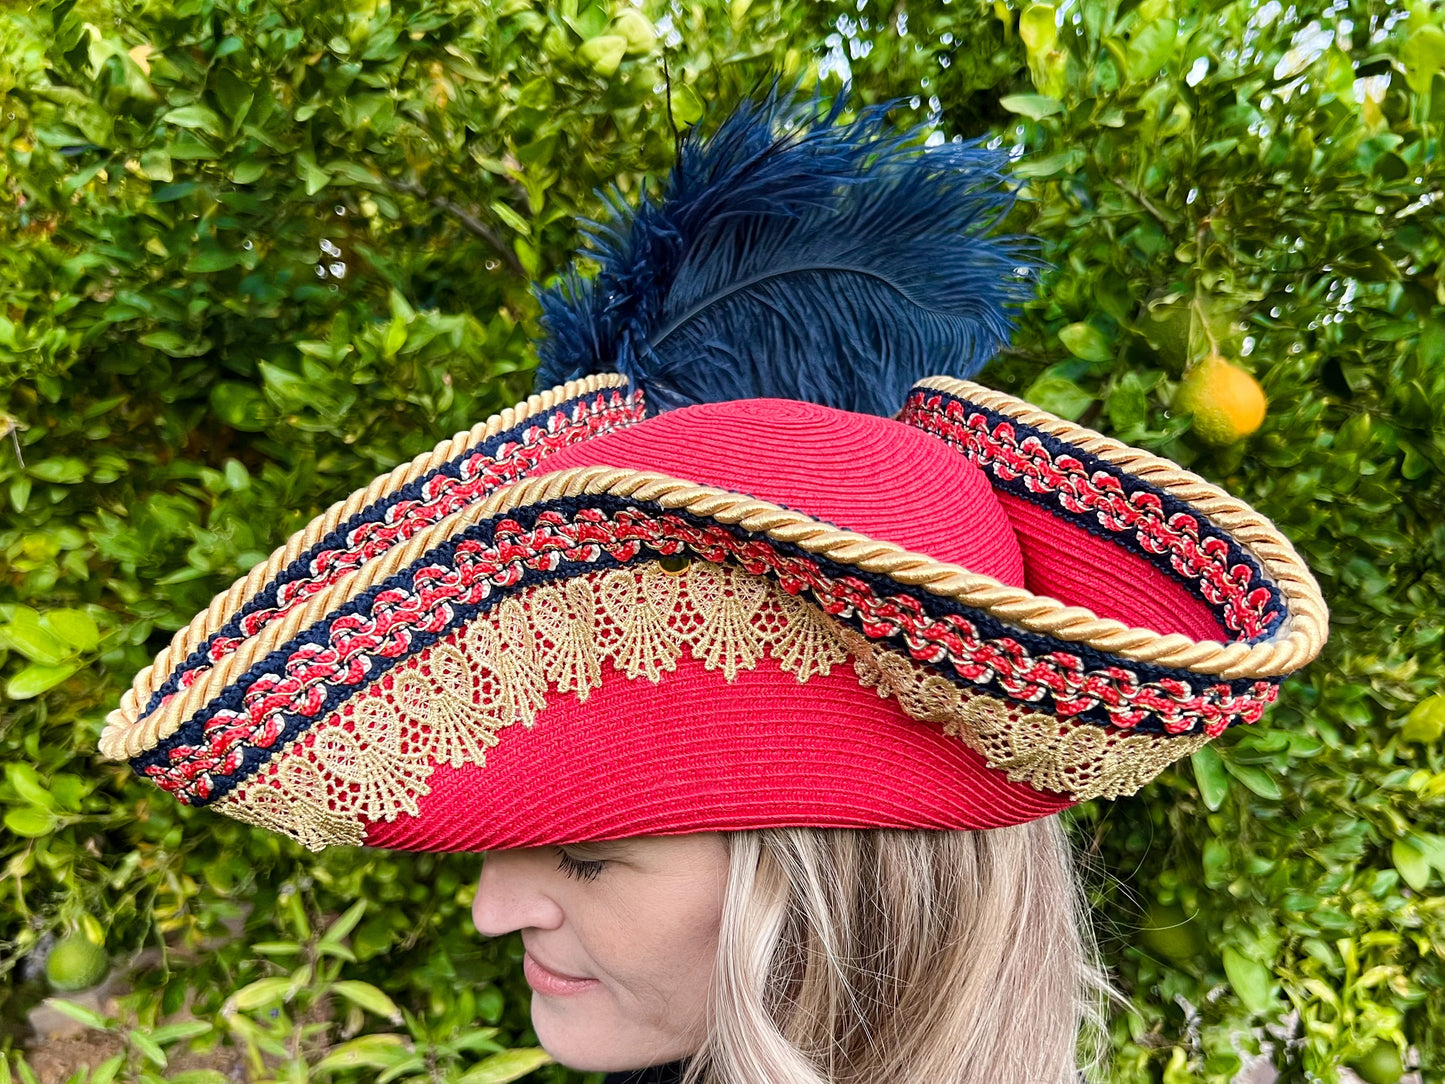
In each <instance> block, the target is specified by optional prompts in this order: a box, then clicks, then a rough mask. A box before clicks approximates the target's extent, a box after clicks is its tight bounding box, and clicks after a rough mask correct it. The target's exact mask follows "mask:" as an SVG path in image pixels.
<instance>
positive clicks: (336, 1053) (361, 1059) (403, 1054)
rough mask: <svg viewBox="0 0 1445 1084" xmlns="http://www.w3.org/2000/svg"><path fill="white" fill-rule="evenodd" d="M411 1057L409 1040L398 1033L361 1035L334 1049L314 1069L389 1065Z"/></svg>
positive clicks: (378, 1067)
mask: <svg viewBox="0 0 1445 1084" xmlns="http://www.w3.org/2000/svg"><path fill="white" fill-rule="evenodd" d="M413 1057H415V1055H414V1054H413V1052H412V1049H411V1044H410V1043H409V1042H408V1041H407V1040H406V1039H404V1038H403V1037H402V1036H400V1035H362V1036H360V1037H359V1038H356V1039H352V1040H350V1041H348V1042H344V1043H342V1044H341V1045H340V1046H338V1047H336V1048H335V1049H333V1050H332V1051H331V1052H330V1053H328V1054H327V1055H326V1057H324V1058H322V1059H321V1060H320V1061H319V1062H317V1063H316V1069H317V1070H318V1071H330V1070H335V1069H361V1068H367V1069H388V1068H391V1067H393V1066H396V1065H399V1064H401V1063H402V1062H404V1061H407V1060H408V1059H411V1058H413Z"/></svg>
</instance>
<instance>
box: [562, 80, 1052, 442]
mask: <svg viewBox="0 0 1445 1084" xmlns="http://www.w3.org/2000/svg"><path fill="white" fill-rule="evenodd" d="M846 97H847V92H846V91H845V92H844V93H843V94H841V95H839V96H838V97H837V98H836V99H835V100H834V101H833V103H832V104H831V106H828V107H826V108H825V107H823V106H822V105H821V103H820V101H819V100H818V99H817V98H811V99H809V98H805V97H800V96H799V95H798V94H797V93H796V92H793V91H784V90H780V89H779V87H778V85H777V84H776V83H774V84H773V86H772V87H771V89H770V90H769V91H768V92H766V93H765V94H763V95H761V96H759V97H757V98H754V99H750V100H748V101H745V102H744V103H743V104H742V105H741V106H740V107H739V108H738V109H737V110H736V111H735V112H734V113H733V114H732V115H731V116H729V117H728V118H727V119H726V120H725V121H724V122H723V123H722V125H721V126H720V127H719V128H718V130H717V132H716V133H715V134H714V135H713V136H712V137H711V138H710V139H704V138H702V137H700V136H699V135H698V134H697V131H696V130H695V129H694V130H693V131H692V132H689V133H688V135H687V137H686V138H685V139H684V140H683V143H682V146H681V148H680V153H679V156H678V161H677V164H676V166H675V167H674V168H673V170H672V173H671V176H670V177H669V178H668V180H667V182H666V184H665V185H664V187H663V190H662V193H661V196H660V198H655V199H654V198H651V197H649V196H648V195H647V194H646V193H645V192H644V193H643V196H642V198H641V200H640V202H639V204H638V206H637V207H635V208H633V207H630V206H629V205H627V204H626V202H625V201H624V200H623V199H622V198H621V196H620V195H618V194H617V193H616V192H614V193H612V194H610V195H609V196H608V197H607V202H608V205H609V210H610V215H609V216H608V217H607V218H606V220H605V221H601V222H592V223H588V224H587V225H586V230H587V233H588V237H589V245H588V249H587V255H588V256H589V257H590V258H591V259H592V260H594V261H595V262H596V263H597V264H598V265H600V270H599V271H598V273H597V275H596V276H595V277H594V278H591V279H584V278H582V277H581V276H580V275H579V274H577V272H576V271H575V270H574V271H572V272H570V273H568V274H567V275H565V276H563V277H562V278H561V279H560V281H559V283H558V284H557V285H556V286H554V287H552V288H550V289H547V290H544V291H541V292H540V293H539V300H540V301H541V304H542V312H543V316H542V321H543V326H544V328H545V330H546V333H547V334H546V337H545V338H544V339H543V341H542V342H541V343H540V345H539V353H540V356H541V365H540V367H539V369H538V372H537V386H538V387H539V388H548V387H553V386H555V385H557V384H560V383H562V382H564V381H566V380H570V379H573V378H576V377H580V376H584V375H587V374H590V373H600V372H620V373H623V374H625V375H626V376H627V377H629V378H630V379H631V381H632V383H633V386H634V387H641V388H642V389H643V390H644V392H645V393H646V395H647V401H648V404H649V407H650V408H651V410H652V411H654V412H655V411H661V410H669V409H672V408H674V407H678V406H685V405H687V404H690V403H705V402H720V401H724V400H729V399H743V398H753V397H778V398H786V399H801V400H807V401H811V402H815V403H821V404H824V405H827V406H834V407H839V408H842V409H844V410H852V411H858V412H862V413H874V414H883V415H889V414H893V413H895V412H896V411H897V410H898V409H899V407H900V406H901V405H902V403H903V399H904V397H905V396H906V394H907V392H908V389H909V388H910V387H911V386H912V385H913V384H914V383H915V382H916V381H917V380H919V379H921V378H922V377H924V376H929V375H933V374H938V373H946V374H950V375H955V376H965V377H967V376H972V375H973V374H975V373H976V372H977V371H978V370H979V369H980V368H981V367H982V366H983V365H984V363H985V362H987V361H988V360H989V358H991V357H992V356H993V355H994V353H995V352H996V351H997V350H998V348H999V347H1000V346H1001V345H1002V344H1003V343H1004V342H1006V341H1007V340H1008V337H1009V335H1010V333H1011V331H1012V327H1013V318H1012V309H1013V307H1014V306H1016V305H1017V304H1018V303H1020V302H1021V301H1023V300H1025V299H1027V298H1028V297H1029V296H1030V294H1031V292H1032V276H1033V274H1034V272H1035V270H1036V269H1037V267H1038V266H1039V264H1038V262H1037V260H1036V259H1035V258H1034V256H1033V251H1034V249H1033V246H1032V244H1031V242H1030V241H1029V239H1027V238H1022V237H1014V236H1008V237H1000V236H989V235H990V233H991V232H992V231H993V229H994V227H995V226H996V225H997V223H998V222H999V220H1000V219H1001V218H1003V216H1004V215H1005V214H1006V213H1007V212H1008V209H1009V208H1010V207H1011V206H1012V203H1013V200H1014V190H1013V187H1012V185H1011V184H1010V183H1009V181H1008V177H1007V174H1006V166H1007V161H1008V159H1007V155H1006V153H1005V152H1003V151H1001V150H991V149H989V148H987V147H985V146H983V145H982V144H981V142H980V141H977V140H975V141H972V142H966V143H944V144H941V145H939V146H934V147H924V146H922V135H923V129H922V128H913V129H910V130H905V131H894V130H892V129H891V128H890V126H889V125H888V124H887V122H886V119H885V115H886V113H887V112H888V110H889V109H890V108H891V105H878V106H869V107H865V108H863V109H862V110H860V111H859V112H858V114H857V116H856V118H855V119H853V120H852V121H848V122H843V121H841V120H840V117H841V115H842V112H843V110H844V108H845V105H846Z"/></svg>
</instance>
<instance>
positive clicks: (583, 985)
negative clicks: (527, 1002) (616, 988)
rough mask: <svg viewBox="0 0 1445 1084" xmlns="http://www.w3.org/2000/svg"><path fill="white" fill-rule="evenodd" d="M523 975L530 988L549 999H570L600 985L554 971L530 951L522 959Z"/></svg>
mask: <svg viewBox="0 0 1445 1084" xmlns="http://www.w3.org/2000/svg"><path fill="white" fill-rule="evenodd" d="M522 973H523V974H524V975H526V977H527V985H528V986H530V987H531V988H532V989H533V990H535V991H536V992H537V993H539V994H543V995H544V996H547V997H568V996H570V995H573V994H580V993H582V992H583V991H585V990H590V989H592V988H594V987H596V986H597V985H598V982H597V980H596V979H585V978H578V977H577V976H575V975H568V974H564V973H563V972H560V971H553V970H552V969H551V968H550V967H547V966H546V965H545V964H543V963H542V962H541V961H539V960H538V959H537V958H536V957H535V956H533V955H532V953H531V950H530V949H529V950H528V951H527V954H526V955H525V956H523V957H522Z"/></svg>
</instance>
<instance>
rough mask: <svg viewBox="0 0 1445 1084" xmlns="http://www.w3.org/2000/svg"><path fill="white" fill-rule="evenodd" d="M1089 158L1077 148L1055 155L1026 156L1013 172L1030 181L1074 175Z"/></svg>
mask: <svg viewBox="0 0 1445 1084" xmlns="http://www.w3.org/2000/svg"><path fill="white" fill-rule="evenodd" d="M1087 157H1088V156H1087V155H1085V153H1084V152H1083V151H1081V150H1079V149H1078V148H1077V147H1074V148H1072V149H1070V150H1066V151H1058V152H1056V153H1054V154H1044V155H1033V156H1025V157H1024V158H1022V159H1020V160H1019V162H1018V164H1017V165H1015V166H1014V167H1013V172H1014V173H1015V174H1016V175H1017V176H1020V177H1025V178H1028V179H1030V180H1032V179H1035V178H1043V177H1054V176H1057V175H1058V174H1060V173H1073V172H1074V171H1075V170H1077V169H1078V168H1079V167H1080V166H1082V165H1083V164H1084V162H1085V161H1086V160H1087Z"/></svg>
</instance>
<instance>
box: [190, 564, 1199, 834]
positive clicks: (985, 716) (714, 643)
mask: <svg viewBox="0 0 1445 1084" xmlns="http://www.w3.org/2000/svg"><path fill="white" fill-rule="evenodd" d="M684 652H687V653H689V654H691V655H692V656H693V657H694V658H697V659H700V660H702V661H703V663H704V664H705V665H706V666H707V668H708V669H710V670H721V671H722V672H723V674H724V676H725V677H726V678H727V679H728V680H729V681H731V680H733V679H734V678H735V677H736V676H737V674H738V672H739V671H741V670H751V669H753V668H754V667H755V666H756V665H757V664H758V662H759V660H761V659H762V658H763V656H764V655H768V656H770V657H771V658H772V659H773V660H774V661H775V662H776V663H777V664H778V665H779V666H780V667H782V669H784V670H786V671H787V672H788V673H791V674H793V675H794V676H795V677H796V678H797V680H798V681H799V682H805V681H807V680H808V679H809V678H811V677H813V676H814V675H820V674H827V673H828V672H829V671H830V670H831V669H832V668H833V667H834V666H839V665H842V664H844V663H846V662H849V661H850V660H851V661H852V664H853V667H854V670H855V671H856V673H857V675H858V678H859V681H860V682H862V684H863V685H864V686H865V687H868V688H873V689H875V690H877V692H878V695H879V696H883V697H888V696H894V697H897V699H898V702H899V706H900V707H901V708H902V709H903V710H904V711H905V712H906V713H907V714H909V715H910V716H913V717H914V718H917V719H923V720H929V721H934V722H938V723H941V724H942V725H943V727H944V730H945V732H947V733H949V734H954V735H956V736H958V737H960V738H962V739H963V740H964V741H965V742H967V744H968V745H969V746H971V747H972V748H974V749H975V750H977V751H978V752H980V753H981V754H983V756H984V757H985V758H986V759H987V761H988V763H989V766H990V767H993V768H997V769H999V770H1002V771H1004V772H1006V773H1007V774H1008V777H1009V778H1010V779H1012V780H1014V781H1016V782H1017V781H1025V782H1028V783H1029V784H1031V785H1032V786H1034V787H1038V788H1040V789H1043V790H1049V791H1055V792H1061V793H1065V794H1072V795H1074V796H1076V797H1077V798H1079V799H1080V800H1084V799H1087V798H1093V797H1100V796H1103V797H1115V796H1118V795H1121V794H1132V793H1133V792H1134V791H1135V790H1137V789H1138V788H1139V787H1140V786H1142V785H1143V784H1144V783H1146V782H1147V781H1148V780H1149V779H1152V778H1153V777H1154V776H1155V775H1156V774H1158V772H1159V771H1160V770H1162V769H1163V768H1164V767H1165V766H1166V765H1168V764H1169V763H1171V762H1172V761H1174V760H1176V759H1178V758H1179V757H1181V756H1186V755H1188V754H1189V753H1191V752H1193V751H1194V749H1197V748H1198V747H1199V746H1200V745H1202V744H1203V743H1204V742H1205V741H1206V740H1207V739H1206V738H1205V737H1203V736H1202V735H1201V736H1199V737H1194V736H1182V737H1163V736H1158V735H1151V734H1126V733H1122V732H1117V731H1114V730H1112V729H1106V728H1103V727H1098V726H1094V725H1092V724H1071V723H1067V722H1061V721H1060V720H1059V719H1057V718H1055V717H1053V716H1049V715H1044V714H1041V713H1038V712H1028V711H1026V710H1025V709H1021V708H1018V707H1015V706H1013V705H1010V704H1009V703H1007V702H1006V701H1002V700H998V699H995V698H993V697H988V696H982V695H978V694H974V693H970V692H968V691H966V690H963V689H960V688H959V687H958V686H956V685H954V684H953V683H952V682H950V681H949V680H947V679H946V678H943V677H941V676H939V675H937V674H934V673H931V672H929V671H928V670H927V669H925V668H924V667H922V666H920V665H919V664H917V663H915V662H913V661H912V660H910V659H907V658H905V657H903V656H901V655H899V654H897V653H895V652H892V651H889V650H886V649H884V648H881V647H878V646H877V645H875V644H873V643H872V642H871V641H869V640H868V639H867V638H866V637H864V636H862V635H860V634H858V633H856V632H854V631H852V630H851V629H848V628H846V627H844V626H841V625H838V624H836V623H835V622H832V621H829V620H828V619H826V618H825V617H824V616H823V615H822V614H821V613H820V612H819V611H818V610H817V609H816V608H815V607H813V606H811V605H809V604H808V603H806V602H804V601H802V600H801V599H798V598H795V597H793V596H792V595H789V594H787V593H786V592H784V591H782V590H781V589H779V588H776V587H774V586H773V585H771V584H770V583H769V582H768V581H767V580H764V579H762V578H761V577H757V576H752V575H749V574H747V573H745V572H742V571H741V570H737V569H734V568H733V567H732V566H728V565H714V564H709V563H707V562H701V561H697V562H693V563H692V564H690V565H687V566H685V567H684V568H683V569H682V570H681V571H679V572H676V573H673V572H668V571H666V570H664V569H663V568H662V566H661V565H659V564H655V563H654V564H649V565H645V566H643V567H642V568H641V569H617V570H613V571H609V572H600V573H592V574H590V575H585V576H579V577H576V578H574V579H570V580H566V581H563V582H561V583H556V584H548V585H545V586H542V587H537V588H533V589H531V590H530V591H528V592H525V593H524V594H523V595H520V596H516V597H513V598H511V599H509V600H507V601H506V602H503V603H502V604H501V605H499V606H498V607H497V608H496V609H494V610H492V611H491V612H490V613H488V614H487V615H485V616H484V617H481V618H478V619H477V620H475V621H472V622H471V623H470V624H468V625H466V626H465V627H463V628H461V629H459V630H457V631H456V632H454V633H452V634H450V635H449V636H447V637H446V638H445V639H443V640H441V641H440V642H438V643H437V644H436V645H434V646H433V647H432V648H431V650H430V651H426V652H422V653H421V654H419V655H418V656H416V657H414V658H412V659H409V660H407V661H406V662H404V663H401V664H400V665H398V666H397V667H395V668H394V669H393V670H391V671H390V672H388V673H387V674H386V675H385V676H383V677H382V678H380V679H378V680H377V681H374V682H373V683H372V684H371V685H370V686H368V687H367V688H366V689H365V690H364V691H363V692H361V693H360V694H359V695H357V696H355V697H353V698H352V700H351V701H349V702H348V703H347V704H346V705H344V706H343V707H342V708H340V709H339V710H338V711H336V712H334V713H332V714H331V715H330V716H329V717H328V718H327V719H326V720H324V721H323V722H321V723H320V724H318V725H317V726H315V727H313V728H312V729H311V730H309V731H307V732H306V733H305V734H303V735H302V736H300V737H299V738H297V739H296V740H295V741H293V742H292V743H291V744H290V745H288V746H287V747H286V748H285V749H284V750H282V751H281V752H279V753H278V754H277V755H275V756H273V757H272V758H271V760H270V761H269V762H268V763H267V765H266V766H265V767H264V768H262V769H261V770H260V771H259V772H257V773H256V774H255V775H253V776H252V777H250V778H249V779H247V780H246V781H245V782H243V783H242V784H241V785H239V786H238V787H236V788H235V789H234V790H232V791H231V792H230V793H228V794H226V795H225V796H224V797H222V798H220V799H219V800H218V801H216V802H215V803H214V805H215V808H216V809H217V810H219V811H220V812H223V813H225V814H227V815H229V816H232V817H235V818H237V819H238V820H242V821H246V822H247V823H250V824H255V825H258V826H260V827H263V828H267V829H270V830H272V831H276V832H280V833H282V834H284V835H288V836H290V837H292V838H293V839H296V840H297V841H298V842H300V843H302V844H303V845H305V846H307V847H309V848H311V849H312V850H320V849H321V848H323V847H326V846H330V845H359V844H361V843H362V842H363V836H364V829H363V820H370V821H392V820H395V819H396V818H397V817H398V816H401V815H402V814H406V815H408V816H413V817H415V816H417V815H418V814H419V805H418V799H419V798H420V797H421V796H422V795H425V794H427V793H428V791H429V787H428V784H427V780H428V778H429V777H430V775H431V773H432V770H433V768H434V766H435V765H437V764H450V765H452V766H453V767H461V766H462V765H464V764H477V765H483V764H485V763H486V754H487V750H488V749H490V748H492V747H493V746H495V745H496V744H497V741H498V736H497V735H498V732H499V731H501V730H504V729H506V728H507V727H510V726H513V725H515V724H518V723H520V724H521V725H522V726H524V727H530V726H532V725H533V723H534V722H535V720H536V717H537V713H538V712H539V711H540V710H541V709H542V708H543V706H544V705H545V703H546V700H547V696H548V694H549V692H555V693H567V694H572V695H575V696H576V697H577V698H578V699H579V700H586V699H587V697H588V695H589V694H590V693H591V692H592V690H593V689H595V688H597V687H598V686H599V685H601V683H602V665H603V663H604V662H610V663H611V664H612V665H613V667H615V668H616V669H617V670H619V671H621V672H622V673H624V674H626V675H627V676H628V677H629V678H634V679H636V678H647V679H648V680H650V681H653V682H657V681H660V680H661V679H662V675H663V674H664V673H665V672H667V671H671V670H675V669H676V668H677V663H678V660H679V659H680V658H682V657H683V653H684Z"/></svg>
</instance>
